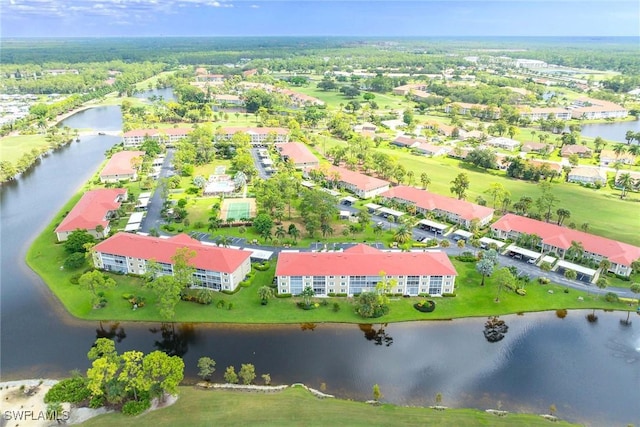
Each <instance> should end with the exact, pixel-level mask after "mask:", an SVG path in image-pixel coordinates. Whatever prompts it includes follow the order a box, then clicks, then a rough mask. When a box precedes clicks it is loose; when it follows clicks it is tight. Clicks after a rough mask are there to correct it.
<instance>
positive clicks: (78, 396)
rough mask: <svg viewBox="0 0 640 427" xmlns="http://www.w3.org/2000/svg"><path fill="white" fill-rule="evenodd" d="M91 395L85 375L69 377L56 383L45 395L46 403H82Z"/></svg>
mask: <svg viewBox="0 0 640 427" xmlns="http://www.w3.org/2000/svg"><path fill="white" fill-rule="evenodd" d="M89 397H91V392H90V391H89V389H88V388H87V380H86V379H85V378H83V377H74V378H67V379H65V380H62V381H60V382H59V383H57V384H55V385H54V386H53V387H51V388H50V389H49V391H48V392H47V394H46V395H45V396H44V403H51V402H69V403H80V402H84V401H85V400H87V399H89Z"/></svg>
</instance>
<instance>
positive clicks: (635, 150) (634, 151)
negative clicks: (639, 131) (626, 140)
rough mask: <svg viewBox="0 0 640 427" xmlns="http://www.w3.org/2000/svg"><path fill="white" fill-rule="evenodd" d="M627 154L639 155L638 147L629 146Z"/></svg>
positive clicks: (639, 148)
mask: <svg viewBox="0 0 640 427" xmlns="http://www.w3.org/2000/svg"><path fill="white" fill-rule="evenodd" d="M627 153H629V154H631V155H632V156H638V155H640V145H637V144H636V145H630V146H629V147H627Z"/></svg>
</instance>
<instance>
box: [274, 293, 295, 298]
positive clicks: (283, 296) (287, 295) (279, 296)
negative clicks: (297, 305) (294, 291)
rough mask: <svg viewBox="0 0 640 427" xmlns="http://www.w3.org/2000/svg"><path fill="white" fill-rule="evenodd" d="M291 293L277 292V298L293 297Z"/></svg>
mask: <svg viewBox="0 0 640 427" xmlns="http://www.w3.org/2000/svg"><path fill="white" fill-rule="evenodd" d="M291 297H292V295H291V294H277V295H276V298H291Z"/></svg>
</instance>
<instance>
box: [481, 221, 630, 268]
mask: <svg viewBox="0 0 640 427" xmlns="http://www.w3.org/2000/svg"><path fill="white" fill-rule="evenodd" d="M491 230H492V231H493V234H494V235H495V236H496V237H498V238H499V239H513V240H517V239H518V237H519V236H520V235H522V234H535V235H536V236H538V237H540V238H541V239H542V243H541V250H542V252H547V253H549V252H553V253H555V254H557V255H558V256H560V257H562V258H564V256H565V254H566V251H567V249H569V248H570V247H571V242H573V241H575V242H580V243H582V247H583V248H584V256H586V257H588V258H591V259H593V260H595V261H596V262H600V261H601V260H603V259H608V260H609V261H610V262H611V267H610V268H609V271H611V272H613V273H615V274H620V275H622V276H629V275H630V274H631V263H632V262H634V261H636V260H638V259H640V247H637V246H632V245H629V244H627V243H622V242H618V241H616V240H611V239H607V238H605V237H600V236H595V235H593V234H589V233H585V232H582V231H578V230H572V229H570V228H565V227H561V226H559V225H556V224H551V223H548V222H544V221H538V220H535V219H531V218H526V217H524V216H520V215H514V214H507V215H505V216H503V217H502V218H500V219H499V220H498V221H496V222H494V223H493V224H492V225H491Z"/></svg>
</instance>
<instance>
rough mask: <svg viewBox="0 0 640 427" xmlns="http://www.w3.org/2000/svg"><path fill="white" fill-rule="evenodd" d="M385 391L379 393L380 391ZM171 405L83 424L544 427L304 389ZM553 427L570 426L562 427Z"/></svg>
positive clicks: (190, 390)
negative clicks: (321, 394)
mask: <svg viewBox="0 0 640 427" xmlns="http://www.w3.org/2000/svg"><path fill="white" fill-rule="evenodd" d="M383 391H384V390H383ZM179 396H180V397H179V398H178V401H177V402H176V403H174V404H173V405H171V406H169V407H166V408H163V409H159V410H156V411H152V412H148V413H146V414H144V415H141V416H138V417H127V416H126V415H122V414H118V413H113V414H107V415H101V416H98V417H96V418H93V419H91V420H89V421H87V422H85V424H83V425H86V426H91V427H99V426H113V425H118V426H136V427H145V426H154V427H162V426H175V425H185V426H200V425H201V426H211V425H260V426H289V425H296V426H298V425H305V426H328V425H345V426H367V427H368V426H371V425H388V426H408V425H438V426H455V427H458V426H472V425H473V426H477V425H491V426H512V425H527V426H548V425H549V421H548V420H546V419H544V418H542V417H541V416H539V415H532V414H516V413H509V414H508V415H506V416H502V417H498V416H496V415H493V414H490V413H487V412H485V411H481V410H475V409H447V410H442V411H437V410H433V409H429V408H420V407H402V406H397V405H391V404H387V403H382V404H380V405H369V404H367V403H364V402H354V401H350V400H342V399H319V398H317V397H315V396H314V395H313V394H311V392H309V391H307V390H306V389H305V388H303V387H287V388H285V389H283V390H282V391H279V392H274V393H255V392H253V393H250V392H243V391H235V390H234V391H232V390H220V389H212V390H199V389H196V388H194V387H180V391H179ZM554 425H558V426H569V425H573V424H570V423H567V422H565V421H558V422H556V423H554Z"/></svg>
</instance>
